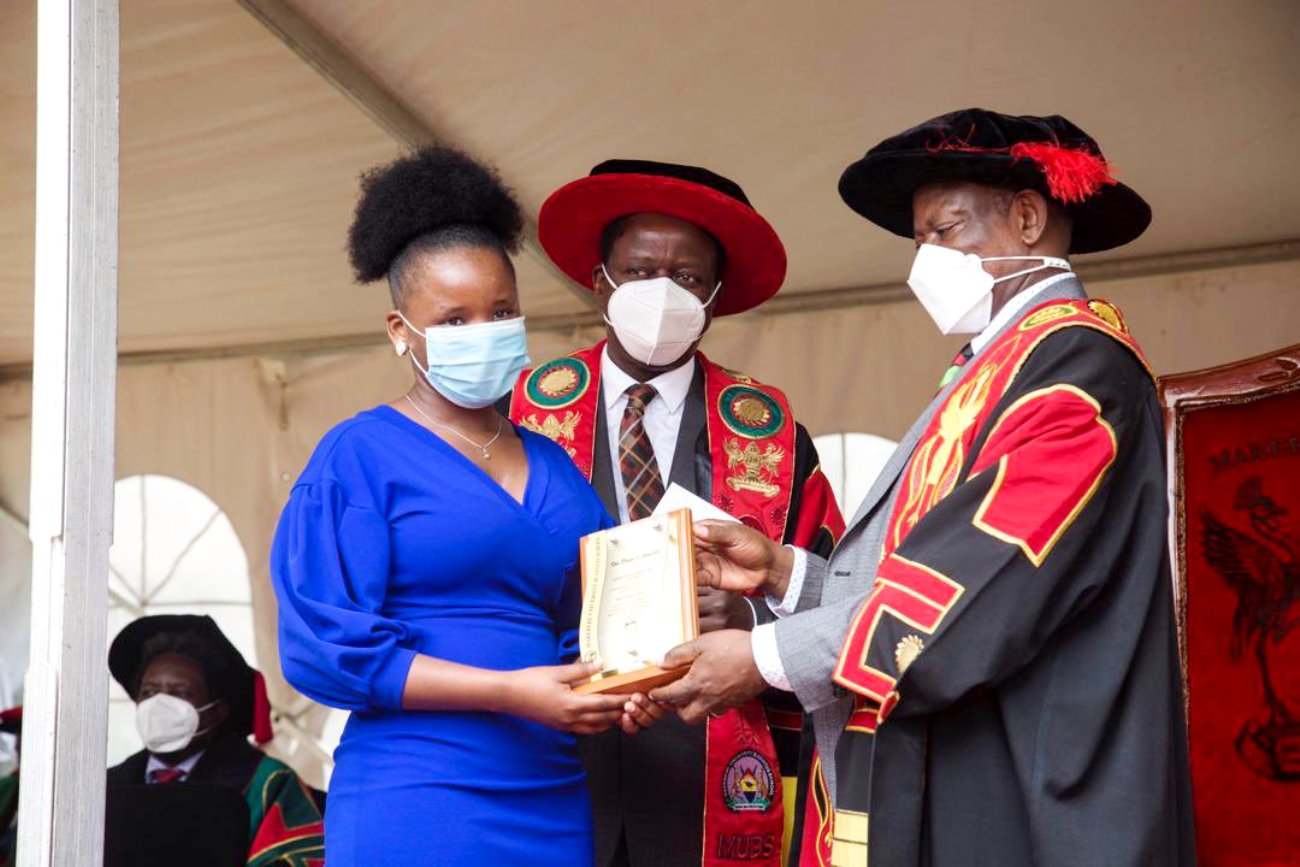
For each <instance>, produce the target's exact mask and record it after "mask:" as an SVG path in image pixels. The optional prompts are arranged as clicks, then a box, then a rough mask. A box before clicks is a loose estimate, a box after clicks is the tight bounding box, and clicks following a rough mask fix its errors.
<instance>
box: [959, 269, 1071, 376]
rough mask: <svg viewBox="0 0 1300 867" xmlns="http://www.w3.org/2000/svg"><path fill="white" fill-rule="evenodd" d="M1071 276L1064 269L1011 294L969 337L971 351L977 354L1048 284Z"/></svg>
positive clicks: (1069, 272)
mask: <svg viewBox="0 0 1300 867" xmlns="http://www.w3.org/2000/svg"><path fill="white" fill-rule="evenodd" d="M1072 277H1074V272H1073V271H1066V272H1065V273H1064V274H1053V275H1052V276H1051V277H1048V278H1047V279H1046V280H1039V281H1038V282H1037V283H1035V284H1034V285H1033V286H1030V287H1029V288H1028V289H1026V290H1025V291H1023V292H1021V293H1020V294H1019V295H1013V296H1012V297H1011V299H1010V300H1009V301H1007V303H1006V304H1003V305H1002V309H1001V310H999V311H998V313H997V315H996V316H994V317H993V319H992V321H990V322H989V324H988V326H987V327H985V329H984V330H983V331H981V332H980V333H979V334H976V335H975V336H974V337H972V338H971V339H970V349H971V352H972V353H974V354H976V355H978V354H979V353H980V351H981V350H982V349H984V347H985V346H987V345H988V343H989V341H990V340H992V339H993V338H994V337H995V336H996V335H997V333H998V332H999V331H1001V330H1002V328H1003V326H1005V325H1006V324H1007V323H1009V322H1011V320H1013V319H1015V318H1016V317H1017V316H1019V315H1020V313H1021V311H1023V310H1024V309H1025V308H1027V307H1028V306H1029V305H1030V303H1031V302H1033V300H1034V299H1035V298H1037V297H1038V296H1039V295H1041V294H1042V293H1043V292H1044V291H1045V290H1046V289H1047V288H1048V287H1049V286H1055V285H1056V284H1057V283H1060V282H1062V281H1063V280H1069V279H1070V278H1072Z"/></svg>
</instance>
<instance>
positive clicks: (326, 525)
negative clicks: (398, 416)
mask: <svg viewBox="0 0 1300 867" xmlns="http://www.w3.org/2000/svg"><path fill="white" fill-rule="evenodd" d="M389 560H390V551H389V534H388V524H387V522H386V521H385V520H384V517H383V515H381V514H379V513H378V512H377V511H375V510H374V509H372V508H368V507H364V506H358V505H356V504H354V503H349V502H348V501H347V499H346V497H345V495H344V491H343V490H342V489H341V488H340V487H339V485H338V483H337V482H334V481H318V482H315V483H312V484H300V485H299V486H298V487H296V488H295V489H294V491H293V493H292V494H291V495H290V498H289V503H288V505H287V506H285V509H284V513H283V515H281V517H280V525H279V527H278V528H277V530H276V534H275V543H274V546H273V547H272V550H271V577H272V581H273V583H274V585H275V593H276V597H277V598H278V600H279V603H280V661H281V666H282V667H283V670H284V676H285V679H286V680H288V681H289V683H291V684H292V685H293V686H294V687H295V688H296V689H298V690H299V691H300V692H302V693H303V694H304V695H306V696H308V697H310V698H312V699H314V700H315V701H318V702H320V703H322V704H326V705H329V706H331V707H337V708H343V709H345V710H354V711H366V710H395V709H399V708H400V707H401V706H402V692H403V690H404V688H405V686H406V676H407V672H408V671H409V669H410V667H411V662H412V660H413V659H414V658H415V651H414V650H412V649H411V648H409V647H407V646H405V644H406V642H407V640H408V632H407V628H406V626H405V625H404V624H402V623H401V622H399V621H397V620H393V619H391V618H389V617H386V616H384V614H383V613H382V612H383V604H384V597H385V594H386V593H387V587H388V575H389V565H390V564H389Z"/></svg>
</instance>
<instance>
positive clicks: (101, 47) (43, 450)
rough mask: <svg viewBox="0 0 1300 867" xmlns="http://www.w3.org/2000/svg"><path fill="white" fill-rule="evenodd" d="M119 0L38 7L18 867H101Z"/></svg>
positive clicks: (63, 0) (68, 0)
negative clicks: (28, 571)
mask: <svg viewBox="0 0 1300 867" xmlns="http://www.w3.org/2000/svg"><path fill="white" fill-rule="evenodd" d="M118 16H119V4H118V0H39V3H38V6H37V90H36V96H37V104H36V143H37V149H36V150H37V157H36V283H35V293H36V333H35V346H34V351H33V372H32V476H31V507H30V514H31V517H30V521H29V524H30V534H31V539H32V631H31V663H30V668H29V670H28V673H27V681H26V688H25V698H24V709H23V750H22V786H21V791H20V801H19V818H18V863H19V867H51V865H57V867H97V865H99V864H101V863H102V860H103V831H104V809H103V804H104V782H105V775H104V760H105V752H106V747H105V741H106V737H107V735H106V732H107V718H108V684H107V673H106V665H105V650H104V648H105V632H106V629H107V617H106V613H107V609H108V605H107V598H108V597H107V591H108V548H109V545H110V543H111V537H112V528H113V443H114V424H115V411H114V408H115V397H116V395H115V388H116V383H117V376H116V348H117V210H118V20H119V19H118Z"/></svg>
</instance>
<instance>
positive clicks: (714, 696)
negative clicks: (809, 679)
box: [650, 629, 767, 724]
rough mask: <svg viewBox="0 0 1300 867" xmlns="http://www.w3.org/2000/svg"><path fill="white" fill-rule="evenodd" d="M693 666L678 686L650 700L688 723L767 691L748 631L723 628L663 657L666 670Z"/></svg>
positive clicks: (672, 685) (654, 693) (659, 691)
mask: <svg viewBox="0 0 1300 867" xmlns="http://www.w3.org/2000/svg"><path fill="white" fill-rule="evenodd" d="M683 665H690V667H691V670H690V671H688V672H687V673H686V676H685V677H683V678H682V679H681V680H679V681H677V682H676V683H670V684H669V685H668V686H664V687H660V688H659V689H655V690H651V691H650V698H651V699H652V700H654V701H657V702H662V703H663V704H668V705H672V706H673V707H674V708H676V710H677V713H678V715H680V716H681V718H682V719H683V720H685V721H686V722H688V723H692V724H694V723H699V722H703V721H704V719H705V718H706V717H708V716H709V715H710V714H717V713H721V712H722V711H725V710H726V709H727V708H731V707H738V706H740V705H742V704H744V703H745V702H747V701H749V700H750V699H752V698H754V697H755V696H757V695H758V694H759V693H761V692H762V691H763V690H764V689H766V688H767V682H766V681H764V680H763V675H761V674H759V671H758V666H757V665H755V664H754V652H753V650H752V649H751V647H750V638H749V633H748V632H741V631H740V630H738V629H724V630H721V631H719V632H710V633H709V634H708V635H701V636H700V637H699V638H697V639H695V640H694V641H688V642H686V643H685V644H681V645H678V646H677V647H674V648H673V649H672V650H670V651H668V655H667V656H665V657H664V665H663V667H664V668H678V667H681V666H683Z"/></svg>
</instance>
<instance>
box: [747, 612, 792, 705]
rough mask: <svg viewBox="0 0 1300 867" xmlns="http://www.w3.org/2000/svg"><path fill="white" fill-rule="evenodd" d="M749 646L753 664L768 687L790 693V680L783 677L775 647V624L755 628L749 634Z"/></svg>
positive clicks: (783, 667) (782, 669) (783, 670)
mask: <svg viewBox="0 0 1300 867" xmlns="http://www.w3.org/2000/svg"><path fill="white" fill-rule="evenodd" d="M749 635H750V638H749V641H750V645H751V647H752V648H753V651H754V664H755V665H757V666H758V673H759V674H761V675H763V680H765V681H767V682H768V685H769V686H774V687H776V688H777V689H783V690H785V691H787V692H789V691H790V680H789V678H787V677H786V676H785V666H784V665H782V664H781V653H780V651H778V650H777V647H776V624H775V623H764V624H763V625H762V626H755V627H754V631H753V632H751V633H750V634H749Z"/></svg>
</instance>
